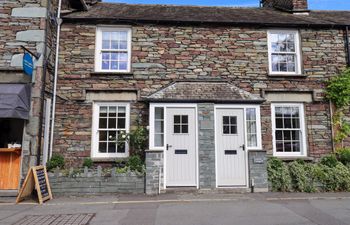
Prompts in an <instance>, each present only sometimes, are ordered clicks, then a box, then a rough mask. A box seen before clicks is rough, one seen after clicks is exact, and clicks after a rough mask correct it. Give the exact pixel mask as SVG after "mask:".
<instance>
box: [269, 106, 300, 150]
mask: <svg viewBox="0 0 350 225" xmlns="http://www.w3.org/2000/svg"><path fill="white" fill-rule="evenodd" d="M272 120H273V121H272V125H273V137H274V155H276V156H306V143H305V125H304V109H303V105H302V104H272Z"/></svg>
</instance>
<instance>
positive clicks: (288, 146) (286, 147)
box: [284, 141, 292, 152]
mask: <svg viewBox="0 0 350 225" xmlns="http://www.w3.org/2000/svg"><path fill="white" fill-rule="evenodd" d="M291 151H292V143H291V142H289V141H285V142H284V152H291Z"/></svg>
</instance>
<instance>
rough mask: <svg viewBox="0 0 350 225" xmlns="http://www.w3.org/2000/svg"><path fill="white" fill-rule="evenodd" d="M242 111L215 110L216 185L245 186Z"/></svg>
mask: <svg viewBox="0 0 350 225" xmlns="http://www.w3.org/2000/svg"><path fill="white" fill-rule="evenodd" d="M243 116H244V110H243V109H217V111H216V128H215V133H216V142H217V143H216V148H217V149H216V151H217V154H216V156H217V161H216V162H217V176H216V177H217V185H218V186H246V152H245V146H244V117H243Z"/></svg>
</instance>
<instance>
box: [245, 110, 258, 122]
mask: <svg viewBox="0 0 350 225" xmlns="http://www.w3.org/2000/svg"><path fill="white" fill-rule="evenodd" d="M246 113H247V115H246V117H247V120H256V115H255V109H247V112H246Z"/></svg>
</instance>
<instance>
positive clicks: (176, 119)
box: [174, 115, 181, 123]
mask: <svg viewBox="0 0 350 225" xmlns="http://www.w3.org/2000/svg"><path fill="white" fill-rule="evenodd" d="M174 123H181V119H180V116H178V115H175V116H174Z"/></svg>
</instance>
